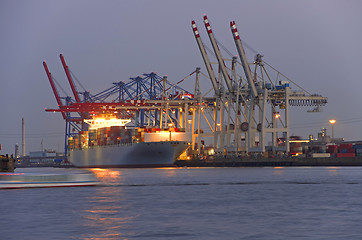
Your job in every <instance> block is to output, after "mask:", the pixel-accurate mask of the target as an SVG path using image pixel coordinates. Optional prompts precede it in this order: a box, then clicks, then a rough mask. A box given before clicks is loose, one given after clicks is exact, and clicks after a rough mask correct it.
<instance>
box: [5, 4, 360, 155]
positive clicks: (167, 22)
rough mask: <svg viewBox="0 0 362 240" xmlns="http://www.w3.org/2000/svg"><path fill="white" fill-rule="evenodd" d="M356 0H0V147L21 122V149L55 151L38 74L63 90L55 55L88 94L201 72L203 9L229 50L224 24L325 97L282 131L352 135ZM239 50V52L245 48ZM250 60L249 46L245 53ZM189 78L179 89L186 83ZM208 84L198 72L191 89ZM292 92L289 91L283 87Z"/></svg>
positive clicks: (54, 122) (355, 134) (10, 149)
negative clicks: (316, 109) (148, 78)
mask: <svg viewBox="0 0 362 240" xmlns="http://www.w3.org/2000/svg"><path fill="white" fill-rule="evenodd" d="M361 11H362V1H359V0H338V1H337V0H317V1H315V0H305V1H289V0H274V1H271V0H259V1H255V0H244V1H240V0H234V1H231V0H230V1H229V0H225V1H216V0H214V1H206V0H200V1H195V0H193V1H191V0H184V1H171V0H153V1H150V0H138V1H131V0H129V1H128V0H124V1H121V0H120V1H112V0H108V1H96V0H77V1H74V0H63V1H52V0H32V1H28V0H17V1H13V0H2V1H0V29H1V34H0V82H1V86H0V110H1V118H0V123H1V124H0V144H1V145H2V150H1V151H0V153H2V154H5V153H8V154H12V153H14V148H15V144H16V143H18V144H19V146H20V153H21V141H22V140H21V131H22V130H21V122H22V118H24V119H25V125H26V153H27V154H28V153H29V151H39V150H40V149H41V142H42V141H43V146H44V148H45V149H54V150H57V151H63V149H64V129H65V122H64V121H63V119H62V117H61V114H60V113H48V112H45V111H44V109H45V108H56V106H57V103H56V100H55V97H54V95H53V92H52V90H51V87H50V84H49V81H48V79H47V76H46V74H45V71H44V68H43V66H42V62H43V61H46V62H47V64H48V67H49V69H50V72H51V73H52V76H53V77H54V78H55V79H56V81H57V82H59V83H60V84H61V85H62V87H63V88H64V89H65V91H66V92H67V94H68V95H69V96H71V90H70V88H69V85H68V84H67V79H66V75H65V73H64V70H63V68H62V65H61V62H60V59H59V54H60V53H62V54H63V55H64V57H65V60H66V62H67V65H68V66H69V68H70V70H71V71H72V73H74V74H75V76H76V77H77V78H78V79H79V81H80V82H81V83H82V85H83V86H85V88H86V90H88V91H90V92H91V93H98V92H101V91H102V90H105V89H107V88H109V87H111V86H112V83H113V82H118V81H121V80H127V79H128V78H129V77H136V76H138V75H142V74H143V73H150V72H157V73H158V75H160V76H164V75H167V76H168V80H169V81H171V82H174V83H176V82H177V81H179V80H180V79H182V78H183V77H185V76H186V75H188V74H189V73H191V72H192V71H194V70H195V68H196V67H201V71H202V72H204V73H206V72H207V71H206V69H205V66H204V63H203V61H202V57H201V54H200V52H199V49H198V46H197V44H196V41H195V38H194V35H193V32H192V28H191V20H196V23H197V24H198V28H199V31H200V34H201V37H202V39H203V41H204V42H205V43H206V44H207V45H208V46H210V44H209V41H208V37H207V34H206V31H205V29H204V26H203V22H202V18H203V14H207V16H208V18H209V20H210V23H211V26H212V29H213V32H214V34H215V37H216V38H217V40H218V41H219V42H221V43H222V44H223V45H224V46H225V47H226V48H227V49H228V50H229V51H230V52H231V53H233V54H237V51H236V48H235V45H234V41H233V38H232V35H231V32H230V28H229V22H230V21H232V20H234V21H235V22H236V24H237V26H238V30H239V34H240V36H241V38H242V39H243V41H245V42H246V43H247V44H248V46H251V47H252V49H254V50H256V51H257V52H258V53H261V54H262V55H264V60H265V61H266V62H268V63H269V64H271V65H272V66H273V67H275V68H277V69H278V70H279V71H281V72H282V73H283V74H285V75H286V76H288V77H289V78H290V79H292V80H293V81H294V82H296V83H298V84H299V85H301V86H302V87H303V88H304V89H306V90H307V91H308V92H311V93H318V94H321V95H323V96H326V97H328V104H327V105H326V106H325V107H323V112H320V113H308V112H307V110H310V109H311V107H309V108H308V107H300V108H298V107H293V108H292V109H291V113H290V120H291V134H292V135H299V136H302V137H307V136H308V135H309V134H313V135H315V136H316V135H317V133H318V132H319V130H320V129H321V128H323V127H326V128H327V131H329V134H330V131H331V126H330V124H329V123H328V120H329V119H332V118H333V119H336V123H335V125H334V135H335V137H343V138H344V139H345V140H361V139H362V126H361V125H362V111H361V102H362V99H361V98H362V97H361V94H360V89H361V88H362V81H361V80H362V79H361V74H360V71H361V65H362V60H361V59H362V58H361V57H362V44H361V43H362V31H361V22H362V14H361ZM246 51H248V49H246ZM247 54H248V57H249V61H252V60H253V59H252V56H253V53H252V52H251V53H248V52H247ZM193 81H194V80H193V79H190V80H187V81H185V83H184V84H185V85H184V86H183V87H185V88H187V89H189V90H191V91H192V90H193V86H194V82H193ZM210 86H211V84H210V82H209V80H208V79H206V78H205V79H202V82H201V88H202V89H203V91H205V92H206V91H207V90H208V89H209V88H210ZM292 90H293V89H292Z"/></svg>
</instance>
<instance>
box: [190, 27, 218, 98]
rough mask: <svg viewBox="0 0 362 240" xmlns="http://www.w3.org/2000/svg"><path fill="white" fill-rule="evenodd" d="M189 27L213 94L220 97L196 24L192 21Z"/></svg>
mask: <svg viewBox="0 0 362 240" xmlns="http://www.w3.org/2000/svg"><path fill="white" fill-rule="evenodd" d="M191 26H192V30H193V32H194V34H195V39H196V42H197V45H198V46H199V49H200V52H201V56H202V58H203V60H204V63H205V66H206V69H207V72H208V73H209V76H210V79H211V83H212V86H213V88H214V91H215V94H216V95H220V89H219V84H218V81H217V79H216V77H215V74H214V70H213V69H212V66H211V63H210V60H209V57H208V56H207V53H206V51H205V47H204V44H203V43H202V41H201V38H200V34H199V32H198V30H197V26H196V23H195V21H194V20H192V22H191Z"/></svg>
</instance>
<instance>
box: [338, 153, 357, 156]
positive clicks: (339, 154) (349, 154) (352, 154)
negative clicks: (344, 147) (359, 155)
mask: <svg viewBox="0 0 362 240" xmlns="http://www.w3.org/2000/svg"><path fill="white" fill-rule="evenodd" d="M336 156H337V157H355V156H356V154H355V153H337V154H336Z"/></svg>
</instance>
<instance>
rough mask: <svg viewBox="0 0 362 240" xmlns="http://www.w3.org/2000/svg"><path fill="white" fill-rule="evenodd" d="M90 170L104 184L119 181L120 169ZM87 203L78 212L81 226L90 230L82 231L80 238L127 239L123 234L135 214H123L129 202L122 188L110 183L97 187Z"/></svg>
mask: <svg viewBox="0 0 362 240" xmlns="http://www.w3.org/2000/svg"><path fill="white" fill-rule="evenodd" d="M92 171H93V172H95V174H96V176H97V177H98V178H99V179H100V180H102V181H104V183H106V184H112V183H114V182H115V181H121V177H120V176H121V172H120V171H117V170H110V169H96V170H94V169H93V170H92ZM116 173H118V174H116ZM87 203H88V204H87V206H88V208H85V209H83V210H82V211H81V213H80V214H81V216H82V221H81V225H82V226H81V228H83V229H92V231H90V232H84V233H83V234H82V237H81V239H127V238H126V237H125V234H127V235H129V234H130V233H129V232H127V229H129V226H130V225H131V224H132V223H133V221H134V219H135V218H136V217H137V215H128V216H124V211H125V209H127V208H129V204H128V203H127V201H126V200H125V199H124V196H123V192H122V188H120V187H114V186H111V185H108V186H103V187H99V188H97V189H96V191H95V193H94V194H93V195H91V196H90V197H89V198H88V200H87ZM125 232H126V233H125Z"/></svg>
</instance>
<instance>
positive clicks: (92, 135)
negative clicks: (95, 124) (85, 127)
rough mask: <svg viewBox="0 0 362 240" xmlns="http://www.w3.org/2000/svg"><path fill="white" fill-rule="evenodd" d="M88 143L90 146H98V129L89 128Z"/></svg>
mask: <svg viewBox="0 0 362 240" xmlns="http://www.w3.org/2000/svg"><path fill="white" fill-rule="evenodd" d="M88 145H89V146H97V145H98V141H97V129H91V130H89V142H88Z"/></svg>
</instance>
